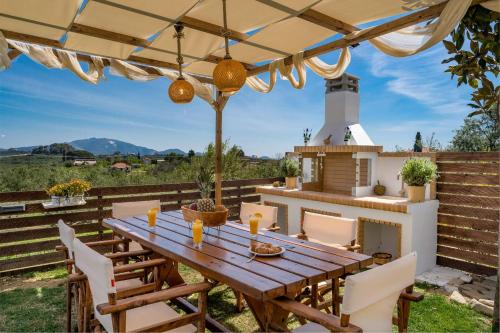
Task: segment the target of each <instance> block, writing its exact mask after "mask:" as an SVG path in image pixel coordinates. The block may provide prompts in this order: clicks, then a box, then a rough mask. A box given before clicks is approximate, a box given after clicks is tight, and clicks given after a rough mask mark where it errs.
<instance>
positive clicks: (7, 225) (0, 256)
mask: <svg viewBox="0 0 500 333" xmlns="http://www.w3.org/2000/svg"><path fill="white" fill-rule="evenodd" d="M276 180H281V181H282V180H283V179H281V178H266V179H245V180H231V181H224V182H223V183H222V185H223V191H222V196H223V203H224V204H225V205H226V207H228V208H229V211H230V216H231V217H235V216H236V215H237V214H238V212H239V206H240V203H241V202H242V201H245V202H256V201H260V195H258V194H256V193H255V186H256V185H263V184H270V183H272V182H274V181H276ZM199 197H200V192H199V191H198V188H197V186H196V184H195V183H180V184H163V185H141V186H123V187H100V188H94V189H92V190H91V191H90V192H89V195H88V198H87V199H86V201H87V204H86V205H84V206H74V207H65V208H57V209H50V210H45V209H44V208H43V206H42V204H41V203H42V202H43V201H47V199H48V197H47V194H46V193H45V192H44V191H31V192H5V193H0V204H2V205H5V204H6V203H23V204H25V205H26V206H25V207H26V209H25V211H23V212H19V213H0V276H1V275H8V274H17V273H21V272H28V271H33V270H41V269H47V268H52V267H55V266H56V265H59V264H61V262H62V259H63V258H62V256H61V254H60V253H58V252H55V251H54V248H55V246H56V245H58V244H60V241H59V237H58V235H59V230H58V228H57V226H56V223H57V221H58V220H59V219H63V220H64V222H66V223H68V224H70V225H72V226H73V227H74V228H75V230H76V232H77V234H78V237H79V238H80V239H83V240H84V241H92V240H98V239H106V238H109V237H110V233H109V232H108V231H106V230H105V229H104V228H103V227H102V226H101V222H102V220H103V219H105V218H109V217H111V205H112V203H114V202H128V201H141V200H160V201H161V208H162V211H167V210H176V209H179V208H180V206H181V204H183V203H186V202H191V201H193V200H196V199H198V198H199Z"/></svg>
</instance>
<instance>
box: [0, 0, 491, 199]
mask: <svg viewBox="0 0 500 333" xmlns="http://www.w3.org/2000/svg"><path fill="white" fill-rule="evenodd" d="M94 1H97V2H99V3H102V4H106V5H109V6H114V7H117V8H120V9H124V10H128V11H131V12H134V13H137V14H142V15H146V16H149V17H152V18H155V19H160V20H163V21H166V22H169V23H171V24H174V23H182V24H183V25H184V26H186V27H189V28H192V29H195V30H199V31H202V32H206V33H209V34H213V35H217V36H220V35H221V31H222V30H221V29H222V27H221V26H218V25H215V24H212V23H209V22H204V21H201V20H198V19H195V18H192V17H189V16H183V17H181V18H180V19H179V20H177V21H175V20H172V19H169V18H165V17H162V16H159V15H155V14H152V13H149V12H144V11H141V10H138V9H134V8H130V7H126V6H123V5H120V4H117V3H114V2H110V1H107V0H94ZM257 1H259V2H261V3H263V4H266V5H268V6H271V7H274V8H279V9H281V10H284V11H287V12H289V13H290V15H291V16H294V17H298V18H301V19H303V20H306V21H308V22H311V23H314V24H316V25H319V26H321V27H324V28H327V29H331V30H332V31H335V32H339V33H342V34H344V35H347V34H349V33H351V32H354V31H358V30H361V29H359V28H357V27H355V26H353V25H351V24H348V23H346V22H342V21H340V20H338V19H335V18H333V17H330V16H328V15H325V14H322V13H320V12H317V11H315V10H312V9H306V10H304V11H302V12H297V11H295V10H293V9H291V8H288V7H286V6H283V5H281V4H279V3H276V2H274V1H272V0H257ZM486 1H488V0H473V1H472V3H471V6H474V5H478V4H480V3H482V2H486ZM446 4H447V1H445V2H443V3H440V4H438V5H435V6H431V7H428V8H426V9H422V10H419V11H415V12H412V13H410V14H408V15H405V16H402V17H399V18H397V19H394V20H391V21H389V22H386V23H383V24H380V25H378V26H374V27H372V28H371V29H370V31H369V32H367V33H365V34H362V35H360V36H355V37H352V38H346V37H343V38H340V39H337V40H335V41H332V42H329V43H326V44H323V45H320V46H317V47H314V48H311V49H308V50H305V51H304V55H303V58H304V59H308V58H312V57H315V56H319V55H322V54H326V53H330V52H332V51H335V50H338V49H342V48H345V47H349V46H356V45H358V44H359V43H361V42H364V41H367V40H370V39H372V38H376V37H379V36H382V35H385V34H388V33H390V32H394V31H397V30H399V29H402V28H405V27H408V26H411V25H415V24H418V23H422V22H425V21H428V20H430V19H433V18H436V17H438V16H439V15H440V14H441V12H442V11H443V9H444V8H445V6H446ZM0 16H4V17H8V18H11V19H16V20H20V21H25V22H29V23H35V24H40V25H45V26H49V27H51V28H55V29H61V30H64V31H66V32H75V33H79V34H83V35H87V36H92V37H98V38H102V39H106V40H109V41H113V42H120V43H124V44H128V45H133V46H137V47H143V48H150V49H153V50H156V51H161V52H166V53H170V51H165V50H160V49H157V48H152V47H151V46H150V45H151V43H152V42H151V41H148V40H145V39H141V38H137V37H133V36H128V35H124V34H119V33H115V32H111V31H106V30H102V29H98V28H95V27H90V26H85V25H82V24H78V23H75V22H74V20H75V18H76V17H75V18H74V19H73V22H72V24H71V25H70V26H69V27H59V26H54V25H50V24H46V23H43V22H38V21H33V20H28V19H25V18H20V17H15V16H12V15H6V14H1V13H0ZM1 31H2V32H3V34H4V36H5V37H6V38H8V39H13V40H18V41H22V42H27V43H33V44H39V45H43V46H49V47H53V48H58V49H64V46H63V44H62V43H61V42H60V41H59V40H53V39H48V38H43V37H37V36H33V35H28V34H22V33H18V32H13V31H7V30H1ZM249 37H250V36H249V35H248V34H245V33H241V32H238V31H234V30H231V29H229V38H230V39H232V40H234V41H237V42H240V43H247V42H246V39H248V38H249ZM248 44H249V45H252V46H255V47H258V48H262V49H266V50H270V51H273V52H276V53H280V54H283V56H284V57H285V64H287V65H290V64H292V63H293V60H292V55H290V54H287V53H284V52H283V51H279V50H274V49H270V48H269V47H267V46H262V45H259V44H256V43H253V42H252V43H248ZM68 51H72V50H68ZM20 54H21V52H19V51H18V50H16V49H12V50H11V51H10V52H9V54H8V55H9V58H10V59H15V58H16V57H18V56H19V55H20ZM77 57H78V60H79V61H83V62H90V61H91V59H90V56H89V55H88V54H81V53H78V52H77ZM107 58H110V57H107ZM103 60H104V64H105V66H109V61H108V60H107V59H105V58H104V59H103ZM120 60H122V59H120ZM199 60H203V61H206V62H211V63H218V62H219V61H220V60H221V58H220V57H217V56H213V55H209V56H207V57H205V58H203V59H199ZM126 61H128V62H131V63H134V64H135V65H136V66H138V67H139V68H141V69H143V70H145V71H146V72H147V73H150V74H158V73H157V71H156V70H155V69H154V68H153V67H151V66H155V67H161V68H168V69H174V70H177V69H178V65H177V64H173V63H170V62H166V61H160V60H153V59H148V58H143V57H139V56H135V55H130V56H129V57H128V58H127V59H126ZM269 64H270V63H267V64H264V65H261V66H254V65H251V64H245V63H243V65H244V66H245V67H246V69H247V74H248V76H255V75H258V74H261V73H265V72H267V71H269ZM189 75H191V76H193V77H194V78H196V79H198V80H199V81H200V82H203V83H210V84H213V80H212V78H210V77H207V76H204V75H198V74H191V73H189ZM228 100H229V96H226V95H224V94H223V93H221V92H220V91H217V92H216V100H215V102H214V103H213V104H212V108H213V109H214V111H215V113H216V126H215V203H216V205H220V204H222V193H221V192H222V113H223V110H224V107H225V106H226V104H227V102H228Z"/></svg>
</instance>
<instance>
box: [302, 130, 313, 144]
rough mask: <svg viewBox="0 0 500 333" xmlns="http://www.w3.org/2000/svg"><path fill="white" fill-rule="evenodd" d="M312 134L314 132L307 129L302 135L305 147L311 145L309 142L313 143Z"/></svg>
mask: <svg viewBox="0 0 500 333" xmlns="http://www.w3.org/2000/svg"><path fill="white" fill-rule="evenodd" d="M311 133H312V130H311V129H309V128H306V129H305V130H304V133H302V137H303V138H304V146H307V145H308V144H309V141H311Z"/></svg>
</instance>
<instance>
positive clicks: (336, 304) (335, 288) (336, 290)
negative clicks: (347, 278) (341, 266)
mask: <svg viewBox="0 0 500 333" xmlns="http://www.w3.org/2000/svg"><path fill="white" fill-rule="evenodd" d="M339 296H340V279H339V278H335V279H332V313H333V314H334V315H335V316H340V301H339Z"/></svg>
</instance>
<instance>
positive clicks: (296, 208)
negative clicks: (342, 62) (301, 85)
mask: <svg viewBox="0 0 500 333" xmlns="http://www.w3.org/2000/svg"><path fill="white" fill-rule="evenodd" d="M325 86H326V91H325V122H324V125H323V127H322V128H321V130H320V131H318V133H317V134H316V135H315V136H314V138H313V139H312V140H311V145H306V146H296V147H294V151H293V153H289V154H288V155H289V156H294V157H295V158H297V159H298V161H299V164H300V168H301V172H302V184H301V188H300V189H286V188H281V187H272V186H262V187H259V188H257V192H258V193H260V194H261V200H262V202H263V203H264V204H265V203H273V205H278V204H279V205H280V206H279V207H280V209H281V210H282V211H283V212H282V213H283V214H282V216H285V215H284V214H285V210H286V213H287V214H286V221H280V223H281V225H282V226H283V229H282V230H287V231H288V233H289V234H297V233H299V232H300V225H301V221H302V218H301V215H302V212H303V211H310V210H313V211H321V212H324V213H325V214H329V215H336V216H341V217H347V218H353V219H357V220H358V224H359V225H358V236H357V242H358V244H360V245H361V246H362V252H363V253H364V254H368V255H373V254H374V253H376V252H384V253H388V254H390V255H391V257H392V260H394V259H396V258H399V257H401V256H404V255H406V254H409V253H411V252H413V251H416V252H417V253H418V263H417V273H422V272H424V271H426V270H429V269H431V268H432V267H433V266H434V265H435V263H436V247H437V245H436V239H437V208H438V201H437V200H435V198H436V184H435V182H433V183H431V184H430V185H429V186H427V187H426V193H425V199H426V201H424V202H421V203H411V202H408V200H407V198H406V197H405V194H406V185H405V184H403V182H402V180H401V177H399V176H398V173H399V170H400V169H401V167H402V166H403V164H404V163H405V161H406V160H407V159H409V158H411V157H416V158H423V159H430V160H433V159H434V157H435V156H434V155H433V154H430V153H417V154H415V153H412V152H384V151H383V147H382V146H379V145H375V144H374V143H373V142H372V141H371V139H370V137H369V136H368V134H367V133H366V132H365V131H364V129H363V127H362V126H361V124H360V123H359V91H360V90H359V79H358V78H356V77H354V76H352V75H349V74H344V75H343V76H342V77H340V78H338V79H334V80H326V85H325ZM346 134H348V135H346ZM378 182H380V184H381V185H383V186H384V187H385V194H384V195H375V193H374V188H373V187H374V185H376V184H377V183H378ZM284 224H287V225H288V227H287V228H285V227H284Z"/></svg>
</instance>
